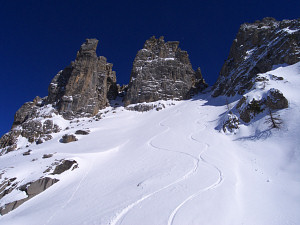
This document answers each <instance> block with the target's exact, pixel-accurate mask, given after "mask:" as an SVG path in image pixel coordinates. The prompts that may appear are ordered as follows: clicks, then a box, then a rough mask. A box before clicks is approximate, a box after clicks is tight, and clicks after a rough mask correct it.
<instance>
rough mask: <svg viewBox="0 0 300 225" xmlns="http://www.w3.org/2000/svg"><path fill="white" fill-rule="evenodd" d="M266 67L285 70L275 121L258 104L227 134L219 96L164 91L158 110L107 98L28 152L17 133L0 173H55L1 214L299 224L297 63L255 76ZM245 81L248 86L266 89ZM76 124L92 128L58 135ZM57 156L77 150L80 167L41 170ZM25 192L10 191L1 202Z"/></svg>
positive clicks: (18, 219) (32, 219)
mask: <svg viewBox="0 0 300 225" xmlns="http://www.w3.org/2000/svg"><path fill="white" fill-rule="evenodd" d="M268 74H273V75H276V76H281V77H283V78H284V80H281V81H280V82H279V81H274V82H273V81H270V83H269V85H272V87H273V86H274V85H275V86H274V88H278V89H280V90H281V91H282V92H283V94H284V96H285V97H286V98H287V99H288V101H289V108H287V109H283V110H279V111H278V112H277V113H278V114H280V116H281V119H282V121H283V124H282V128H281V129H269V126H268V124H265V120H266V117H267V116H266V114H263V113H262V114H261V115H260V116H258V117H257V118H256V119H255V120H254V121H253V122H252V123H248V124H240V128H239V129H238V130H237V131H236V134H235V135H234V134H232V135H227V134H226V133H224V131H223V130H222V129H219V127H220V124H221V123H222V122H223V119H224V117H225V114H227V106H226V104H225V100H226V99H225V98H223V97H218V98H211V97H209V96H210V93H207V94H202V95H198V96H196V97H195V98H194V99H192V100H188V101H180V102H175V101H174V102H172V101H167V102H166V101H163V102H162V103H163V104H164V105H165V106H166V107H165V108H164V109H162V110H160V111H156V110H151V111H149V112H143V113H141V112H135V111H128V110H125V109H124V108H123V107H118V108H107V109H105V110H103V112H105V111H106V113H105V114H104V116H103V117H102V119H100V120H99V121H95V120H90V119H88V118H83V119H79V120H78V121H76V122H73V123H71V124H69V126H70V129H68V130H64V131H61V132H60V133H58V134H56V135H55V136H54V137H53V139H52V140H49V141H47V142H45V143H43V144H40V145H32V146H30V149H31V150H32V152H30V155H25V156H23V153H24V152H26V151H28V148H26V143H24V144H23V145H22V143H21V142H19V147H20V149H19V150H17V151H12V152H10V153H8V154H5V155H2V156H1V157H0V169H1V171H2V172H0V174H1V173H2V179H4V177H16V178H17V180H18V181H19V182H21V183H22V184H26V183H28V182H30V181H32V180H36V179H38V178H39V177H41V176H46V175H47V177H50V178H53V179H54V178H56V179H59V181H58V182H57V183H55V184H54V185H52V186H51V187H49V188H48V189H47V190H46V191H44V192H42V193H41V194H39V195H37V196H35V197H33V198H32V199H30V200H28V201H26V202H25V203H24V204H22V205H21V206H19V207H18V208H16V209H15V210H13V211H11V212H9V213H8V214H6V215H4V216H1V217H0V224H1V225H5V224H7V225H8V224H22V225H23V224H30V225H40V224H47V225H50V224H72V225H77V224H78V225H79V224H110V225H116V224H124V225H125V224H129V225H135V224H143V225H147V224H149V225H153V224H155V225H160V224H167V225H171V224H173V225H177V224H178V225H182V224H195V225H197V224H217V225H219V224H222V225H223V224H228V225H234V224H245V225H252V224H256V225H265V224H272V225H275V224H278V225H285V224H286V225H290V224H300V213H299V212H300V147H299V146H300V141H299V132H300V127H299V121H300V99H299V96H300V90H299V87H300V63H297V64H294V65H292V66H287V67H280V68H277V69H276V70H273V71H270V72H269V73H266V74H263V75H262V76H267V75H268ZM276 85H278V87H276ZM252 91H253V92H251V93H249V96H254V95H255V96H259V95H262V93H263V92H264V91H265V90H264V89H262V90H261V89H259V88H256V89H253V90H252ZM235 99H237V96H235V97H233V98H231V99H229V101H230V102H231V105H232V107H234V105H235V104H237V102H238V101H234V100H235ZM65 126H67V125H65ZM78 129H81V130H84V129H89V130H90V134H89V135H77V138H78V139H79V140H78V141H75V142H71V143H68V144H64V143H61V142H60V138H61V136H62V135H63V134H69V133H75V131H76V130H78ZM48 154H53V156H52V157H50V158H47V157H46V158H45V157H44V158H43V156H44V155H48ZM62 159H69V160H71V159H72V160H76V162H77V163H78V168H74V170H68V171H66V172H64V173H62V174H56V175H51V172H53V168H50V169H49V170H48V171H47V172H45V170H46V169H47V168H48V167H49V165H51V164H53V165H55V162H57V160H62ZM43 172H45V173H43ZM24 197H26V193H24V192H22V191H17V190H15V191H12V192H11V193H10V194H8V195H6V196H4V197H3V198H2V199H1V202H0V204H1V205H0V206H3V205H4V204H5V203H6V202H11V200H12V199H13V200H18V199H22V198H24Z"/></svg>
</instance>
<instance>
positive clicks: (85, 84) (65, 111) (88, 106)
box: [47, 39, 118, 119]
mask: <svg viewBox="0 0 300 225" xmlns="http://www.w3.org/2000/svg"><path fill="white" fill-rule="evenodd" d="M97 44H98V40H96V39H87V40H86V42H85V43H84V44H82V45H81V48H80V50H79V51H78V53H77V57H76V60H75V62H72V63H71V65H70V66H68V67H67V68H65V69H64V70H62V71H60V72H59V73H58V74H57V75H56V76H55V77H54V78H53V80H52V82H51V84H50V85H49V88H48V91H49V95H48V98H47V103H50V104H52V105H53V106H55V107H56V108H57V110H58V112H59V113H60V114H62V115H63V117H64V118H66V119H72V118H74V117H78V116H93V115H95V114H97V113H98V111H99V109H103V108H105V107H106V106H108V104H109V103H108V101H109V99H113V98H115V97H116V95H117V94H118V89H117V85H116V73H115V72H114V71H112V67H113V65H112V64H111V63H108V62H107V61H106V58H105V57H103V56H100V57H97V55H96V48H97Z"/></svg>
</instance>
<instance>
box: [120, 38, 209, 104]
mask: <svg viewBox="0 0 300 225" xmlns="http://www.w3.org/2000/svg"><path fill="white" fill-rule="evenodd" d="M178 45H179V42H178V41H170V42H165V41H164V37H160V38H159V39H156V38H155V37H154V36H153V37H151V38H150V39H149V40H147V41H146V42H145V44H144V48H143V49H141V50H140V51H138V53H137V55H136V57H135V60H134V62H133V68H132V72H131V78H130V83H129V85H128V91H127V93H126V95H125V98H124V104H125V106H126V105H129V104H133V103H141V102H153V101H157V100H161V99H164V100H166V99H179V100H182V99H188V98H190V96H191V94H192V93H193V92H196V91H198V90H202V89H204V88H206V87H207V84H206V83H205V81H204V79H203V77H202V74H201V71H200V68H199V69H198V70H197V71H196V72H195V71H194V70H193V68H192V65H191V63H190V60H189V56H188V54H187V52H186V51H182V50H181V49H180V48H179V47H178Z"/></svg>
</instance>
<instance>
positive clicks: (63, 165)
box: [52, 160, 78, 175]
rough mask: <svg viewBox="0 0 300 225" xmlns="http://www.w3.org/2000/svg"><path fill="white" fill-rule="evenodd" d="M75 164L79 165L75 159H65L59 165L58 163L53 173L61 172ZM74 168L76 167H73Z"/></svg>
mask: <svg viewBox="0 0 300 225" xmlns="http://www.w3.org/2000/svg"><path fill="white" fill-rule="evenodd" d="M73 165H75V166H78V163H77V162H76V161H75V160H63V161H62V162H61V163H60V164H59V165H57V166H56V167H55V169H54V171H53V173H52V174H53V175H55V174H61V173H63V172H65V171H67V170H69V169H71V167H72V166H73ZM73 168H74V167H73Z"/></svg>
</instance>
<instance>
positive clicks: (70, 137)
mask: <svg viewBox="0 0 300 225" xmlns="http://www.w3.org/2000/svg"><path fill="white" fill-rule="evenodd" d="M77 140H78V139H77V138H76V136H75V135H74V134H65V135H64V136H62V138H61V140H60V142H61V143H70V142H73V141H77Z"/></svg>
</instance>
